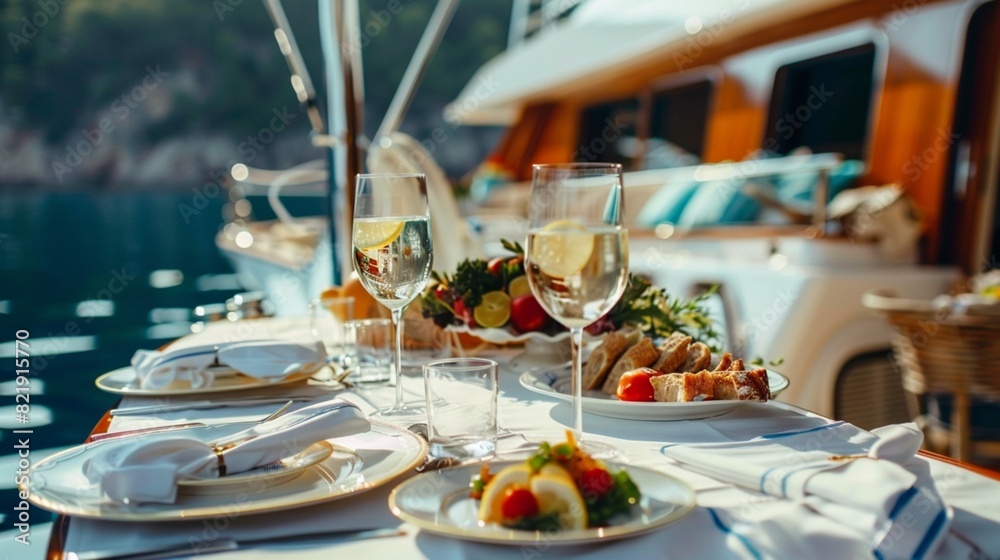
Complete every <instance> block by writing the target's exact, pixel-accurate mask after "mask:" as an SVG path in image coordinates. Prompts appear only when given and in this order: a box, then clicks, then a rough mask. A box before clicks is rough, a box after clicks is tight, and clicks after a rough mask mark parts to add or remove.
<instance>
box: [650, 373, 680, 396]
mask: <svg viewBox="0 0 1000 560" xmlns="http://www.w3.org/2000/svg"><path fill="white" fill-rule="evenodd" d="M649 382H650V383H651V384H652V385H653V399H654V400H656V401H657V402H681V401H682V400H683V396H682V393H683V391H684V375H683V374H680V373H665V374H663V375H654V376H653V377H650V378H649Z"/></svg>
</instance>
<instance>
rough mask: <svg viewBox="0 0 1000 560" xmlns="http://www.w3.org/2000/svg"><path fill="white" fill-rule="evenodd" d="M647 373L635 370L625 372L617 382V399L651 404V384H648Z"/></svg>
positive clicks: (648, 376) (642, 370)
mask: <svg viewBox="0 0 1000 560" xmlns="http://www.w3.org/2000/svg"><path fill="white" fill-rule="evenodd" d="M649 378H650V375H649V372H647V371H645V370H644V369H637V370H634V371H629V372H626V373H625V375H623V376H622V378H621V379H620V380H619V381H618V391H617V392H616V394H617V395H618V398H619V399H621V400H623V401H639V402H652V401H653V400H655V399H654V398H653V384H652V383H650V382H649Z"/></svg>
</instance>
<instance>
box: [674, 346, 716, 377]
mask: <svg viewBox="0 0 1000 560" xmlns="http://www.w3.org/2000/svg"><path fill="white" fill-rule="evenodd" d="M711 363H712V349H711V348H709V347H708V345H707V344H704V343H701V342H695V343H692V344H691V345H690V346H688V352H687V359H685V360H684V363H683V364H681V366H680V367H679V368H677V370H676V371H680V372H689V371H701V370H703V369H708V366H709V365H711Z"/></svg>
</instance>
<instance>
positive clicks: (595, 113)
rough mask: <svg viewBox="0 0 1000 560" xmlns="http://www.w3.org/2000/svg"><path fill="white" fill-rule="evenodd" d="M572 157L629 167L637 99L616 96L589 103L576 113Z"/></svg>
mask: <svg viewBox="0 0 1000 560" xmlns="http://www.w3.org/2000/svg"><path fill="white" fill-rule="evenodd" d="M580 119H581V122H580V137H579V139H578V140H579V146H578V147H577V150H576V154H574V157H573V159H574V160H575V161H601V162H609V163H620V164H622V165H623V166H624V167H625V168H626V169H631V168H632V167H633V166H632V163H633V162H634V161H635V158H636V156H637V154H636V153H635V151H636V146H637V143H636V139H637V138H638V122H639V100H638V99H636V98H634V97H633V98H628V99H619V100H616V101H611V102H608V103H601V104H599V105H591V106H590V107H587V108H586V109H584V110H583V112H582V113H581V115H580Z"/></svg>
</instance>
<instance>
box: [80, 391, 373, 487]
mask: <svg viewBox="0 0 1000 560" xmlns="http://www.w3.org/2000/svg"><path fill="white" fill-rule="evenodd" d="M370 427H371V426H370V424H369V423H368V420H367V419H366V418H365V417H364V414H362V412H361V410H360V409H359V408H358V407H357V406H356V405H354V404H352V403H349V402H345V401H340V400H328V401H324V402H320V403H317V404H313V405H310V406H307V407H304V408H301V409H299V410H296V411H294V412H289V413H287V414H285V415H283V416H279V417H278V418H276V419H274V420H270V421H268V422H264V423H261V424H256V425H254V426H253V427H251V428H248V429H246V430H243V431H241V432H239V433H237V434H234V435H232V436H227V437H225V438H223V439H222V440H220V441H202V440H200V439H197V438H194V437H181V436H162V437H161V436H147V437H142V438H132V439H124V440H117V441H116V440H111V441H107V442H102V443H98V444H96V445H99V446H101V447H100V449H99V451H98V452H97V454H96V455H95V456H94V457H91V458H90V459H88V460H87V461H85V462H84V465H83V470H84V474H85V475H86V476H87V479H88V480H89V481H90V482H91V483H92V484H96V485H99V486H100V488H101V490H102V491H103V492H104V494H106V495H107V496H108V497H109V498H111V499H112V500H116V501H120V502H126V503H141V502H160V503H173V502H174V500H175V499H176V495H177V481H178V480H185V479H186V480H194V479H207V478H216V477H218V476H219V475H220V469H221V468H223V466H224V468H225V474H226V475H231V474H236V473H240V472H244V471H248V470H250V469H253V468H255V467H259V466H262V465H266V464H268V463H271V462H274V461H277V460H279V459H283V458H285V457H290V456H292V455H294V454H296V453H298V452H300V451H302V450H304V449H305V448H307V447H309V446H310V445H312V444H314V443H316V442H317V441H320V440H324V439H331V438H336V437H343V436H348V435H352V434H357V433H362V432H366V431H368V430H369V429H370ZM246 438H252V439H249V440H247V441H245V442H243V443H239V444H238V445H236V446H235V447H231V448H229V449H225V450H224V451H222V452H221V455H222V457H221V459H220V458H219V456H217V454H216V449H215V448H213V444H215V445H216V446H218V447H225V444H226V443H227V442H238V441H243V440H244V439H246Z"/></svg>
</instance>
